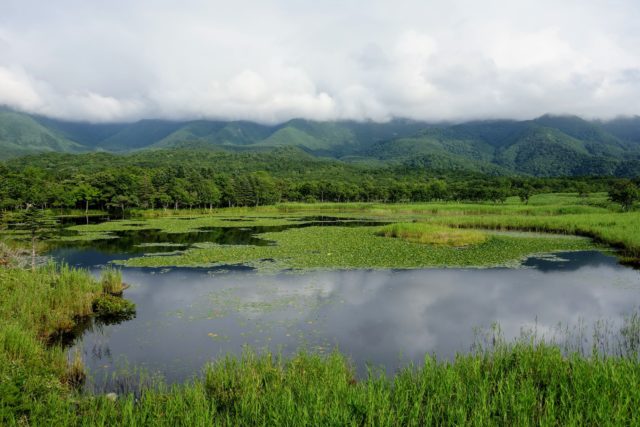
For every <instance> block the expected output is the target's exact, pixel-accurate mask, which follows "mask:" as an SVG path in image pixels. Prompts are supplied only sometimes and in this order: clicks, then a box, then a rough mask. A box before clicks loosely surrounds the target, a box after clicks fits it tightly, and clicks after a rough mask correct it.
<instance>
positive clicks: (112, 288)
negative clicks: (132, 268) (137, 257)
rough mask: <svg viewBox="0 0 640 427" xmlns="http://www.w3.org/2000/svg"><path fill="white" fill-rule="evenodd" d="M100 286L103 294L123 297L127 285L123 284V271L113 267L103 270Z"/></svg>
mask: <svg viewBox="0 0 640 427" xmlns="http://www.w3.org/2000/svg"><path fill="white" fill-rule="evenodd" d="M100 284H101V285H102V292H103V293H105V294H110V295H116V296H119V295H122V293H123V292H124V290H125V289H127V287H128V286H127V285H126V284H124V283H123V282H122V271H120V270H119V269H117V268H114V267H113V266H108V267H105V268H103V269H102V271H101V273H100Z"/></svg>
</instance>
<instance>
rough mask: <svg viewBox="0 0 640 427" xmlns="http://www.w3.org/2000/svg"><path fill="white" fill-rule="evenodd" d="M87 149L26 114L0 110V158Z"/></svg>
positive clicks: (73, 151)
mask: <svg viewBox="0 0 640 427" xmlns="http://www.w3.org/2000/svg"><path fill="white" fill-rule="evenodd" d="M82 151H87V148H86V147H84V146H82V145H80V144H78V143H76V142H74V141H71V140H70V139H67V138H66V137H65V136H64V135H63V134H61V133H59V132H56V131H55V130H53V129H50V128H47V127H45V126H43V125H42V124H40V123H38V121H36V120H35V119H34V118H32V117H31V116H28V115H26V114H20V113H16V112H13V111H8V110H0V158H3V159H8V158H12V157H19V156H24V155H27V154H34V153H43V152H64V153H79V152H82Z"/></svg>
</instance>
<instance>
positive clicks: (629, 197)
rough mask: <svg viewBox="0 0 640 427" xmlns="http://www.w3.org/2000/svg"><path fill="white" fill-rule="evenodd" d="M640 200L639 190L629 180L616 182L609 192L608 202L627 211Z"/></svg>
mask: <svg viewBox="0 0 640 427" xmlns="http://www.w3.org/2000/svg"><path fill="white" fill-rule="evenodd" d="M638 199H640V189H639V188H638V186H637V185H636V184H635V183H633V182H632V181H629V180H624V181H620V182H616V183H615V184H613V186H612V187H611V189H610V190H609V200H611V201H612V202H614V203H619V204H620V206H622V209H623V210H625V211H626V210H629V209H631V208H632V207H633V204H634V203H635V202H637V201H638Z"/></svg>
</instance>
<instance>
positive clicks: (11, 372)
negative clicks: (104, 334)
mask: <svg viewBox="0 0 640 427" xmlns="http://www.w3.org/2000/svg"><path fill="white" fill-rule="evenodd" d="M107 295H108V294H105V292H104V291H103V288H102V285H101V284H100V283H99V282H98V281H96V280H95V279H93V278H92V277H91V276H90V275H89V274H88V273H87V272H85V271H81V270H75V269H71V268H68V267H66V266H55V265H52V264H50V265H46V266H44V267H41V268H38V269H37V270H36V271H35V272H32V271H30V270H24V269H21V268H7V267H1V268H0V296H1V298H0V425H2V424H4V423H16V422H18V421H19V420H21V419H28V418H29V416H30V414H31V413H32V411H33V410H34V408H36V407H38V406H39V405H43V404H45V403H44V402H47V401H49V400H51V399H53V400H57V399H60V398H61V397H63V396H68V395H69V394H70V393H71V391H72V389H73V387H75V386H77V385H78V384H79V383H80V382H81V381H82V379H83V376H84V372H83V368H82V361H81V359H79V358H74V359H71V360H69V359H68V357H67V354H66V351H65V350H64V349H63V348H62V347H61V346H60V345H58V344H55V342H57V339H56V338H57V337H59V336H61V335H64V334H71V333H73V331H74V330H75V329H76V327H77V326H78V324H79V322H81V321H82V320H83V319H87V318H88V317H90V316H93V315H94V314H96V313H95V309H96V303H97V302H98V301H100V299H101V298H104V297H106V296H107ZM119 300H120V301H121V302H119V305H118V306H117V307H110V310H105V311H103V312H102V313H100V314H101V315H102V316H106V317H109V316H114V315H116V316H117V315H121V314H122V313H123V312H122V310H124V309H125V308H126V309H127V310H128V313H129V314H131V310H133V308H134V307H133V305H132V304H131V303H129V302H126V301H125V300H122V299H119Z"/></svg>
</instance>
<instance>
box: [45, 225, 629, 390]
mask: <svg viewBox="0 0 640 427" xmlns="http://www.w3.org/2000/svg"><path fill="white" fill-rule="evenodd" d="M269 231H271V230H269ZM254 232H255V230H254ZM145 233H148V232H145ZM203 233H210V234H209V235H208V238H209V239H211V238H212V236H213V234H211V233H214V234H215V233H217V235H218V237H217V239H227V238H228V236H229V234H225V233H237V234H238V235H239V236H241V238H242V239H245V241H246V243H248V244H255V243H256V242H255V241H254V240H252V239H256V240H260V239H259V237H255V236H254V235H253V233H252V232H251V229H245V231H244V232H243V231H242V230H238V229H235V230H231V229H229V230H228V231H224V229H216V230H213V229H212V230H207V231H205V232H203ZM195 234H197V233H195ZM151 236H152V237H153V236H155V238H161V237H162V236H160V237H158V236H157V235H154V234H151ZM122 237H123V238H124V239H123V241H121V242H120V243H119V244H120V245H123V244H124V243H123V242H125V241H127V238H129V240H130V241H129V243H127V244H128V245H129V250H127V249H126V248H125V249H123V247H120V249H118V248H116V247H114V246H113V245H116V242H115V240H114V241H98V242H93V243H92V244H86V243H83V244H82V245H81V246H77V247H72V246H66V247H61V248H59V249H57V250H55V251H54V252H53V255H54V256H55V257H57V258H59V259H65V260H67V261H68V262H70V263H71V264H74V265H81V266H85V267H89V268H90V269H92V270H93V271H94V272H96V274H98V273H99V269H100V268H101V265H102V264H104V263H105V262H107V261H109V260H112V259H118V258H119V257H120V258H128V257H130V256H136V255H137V254H138V252H136V249H135V248H136V247H137V246H135V245H134V244H133V243H132V239H133V237H132V235H129V236H128V237H127V236H126V235H123V236H122ZM200 237H201V236H200ZM200 237H197V238H196V240H195V241H202V240H198V239H200ZM136 238H140V236H137V237H136ZM183 238H185V239H187V240H186V241H184V244H185V246H187V245H188V244H189V242H188V239H190V237H185V236H183ZM173 239H178V237H173ZM231 240H233V239H231ZM206 241H216V240H215V239H213V240H206ZM218 241H219V240H218ZM228 242H231V241H228ZM174 243H175V242H174ZM258 243H259V244H269V242H265V241H261V242H258ZM104 245H106V246H104ZM110 245H111V246H110ZM146 249H149V248H145V250H146ZM164 250H166V248H164ZM139 252H140V253H141V252H143V251H142V250H141V251H139ZM524 267H525V268H520V269H506V268H494V269H423V270H402V271H394V270H349V271H323V272H312V273H305V274H298V273H292V272H283V273H280V274H277V275H264V274H260V273H257V272H256V271H253V270H251V269H249V268H242V267H228V268H214V269H194V268H172V269H138V268H125V269H123V275H124V280H125V282H127V283H129V284H131V287H130V288H129V289H128V290H127V291H126V292H125V296H126V298H128V299H131V300H133V301H134V302H135V303H136V305H137V317H136V318H135V319H133V320H130V321H127V322H124V323H121V324H116V325H95V324H94V325H92V326H91V327H90V328H89V329H88V330H87V331H86V332H85V333H84V334H83V336H82V337H81V338H80V339H79V340H78V341H77V342H76V344H75V346H76V347H77V348H80V349H81V351H82V352H83V354H84V361H85V364H86V365H87V367H88V368H89V371H90V374H91V376H92V377H93V380H92V382H91V383H90V384H91V387H95V388H96V389H97V390H108V389H110V388H112V387H115V386H114V384H113V383H112V382H110V381H109V380H107V379H106V378H108V377H110V376H111V375H112V374H113V373H115V372H117V371H118V370H119V369H120V368H123V367H129V369H131V368H132V367H133V368H136V369H138V368H139V369H143V370H146V371H148V372H159V373H161V374H162V375H163V376H164V377H165V378H166V379H167V380H168V381H169V382H174V381H181V380H184V379H187V378H190V377H192V376H193V375H196V374H198V373H199V372H200V370H201V368H202V366H203V365H204V364H205V363H206V362H207V361H210V360H213V359H216V358H219V357H221V356H224V355H226V354H230V353H232V354H239V353H241V352H242V349H243V346H246V345H250V346H251V347H253V348H257V349H269V350H272V351H276V352H278V351H279V352H282V353H283V354H285V355H287V354H291V353H295V352H296V351H297V350H298V349H300V348H307V349H310V350H313V351H317V352H329V351H331V350H332V349H335V348H337V349H339V350H340V351H342V352H343V353H345V354H346V355H348V356H349V357H350V358H351V359H352V361H353V362H354V364H355V366H356V367H357V368H358V370H359V372H360V373H363V372H364V371H365V369H366V366H367V365H373V366H377V367H382V368H383V369H385V370H386V371H387V372H389V373H391V372H393V371H394V370H396V369H397V368H399V367H401V366H403V365H406V364H407V363H408V362H416V363H420V362H421V360H423V358H424V355H425V354H426V353H431V354H436V355H437V356H438V357H443V358H448V357H452V356H453V355H454V354H455V353H456V352H461V351H462V352H465V351H469V349H470V347H471V345H472V343H473V342H474V336H475V335H474V330H475V328H483V327H485V328H486V327H489V326H490V325H491V324H492V323H494V322H498V323H500V325H501V327H502V330H503V332H504V334H505V336H506V337H507V338H510V337H515V336H518V335H519V334H520V331H521V329H522V328H536V329H537V330H538V332H540V333H552V332H553V331H554V330H555V328H556V327H557V325H558V324H559V323H562V324H569V325H576V324H579V323H584V324H586V325H591V324H593V323H594V322H596V321H598V320H602V319H605V320H611V321H613V322H618V321H619V320H620V319H622V317H623V316H624V315H625V314H628V313H631V312H633V311H634V310H637V309H638V307H639V305H640V272H639V271H636V270H633V269H630V268H627V267H623V266H621V265H619V264H618V263H617V260H616V258H615V257H613V256H609V255H605V254H603V253H601V252H598V251H583V252H570V253H560V254H556V255H555V256H552V257H540V258H531V259H529V260H527V261H526V262H525V263H524Z"/></svg>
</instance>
